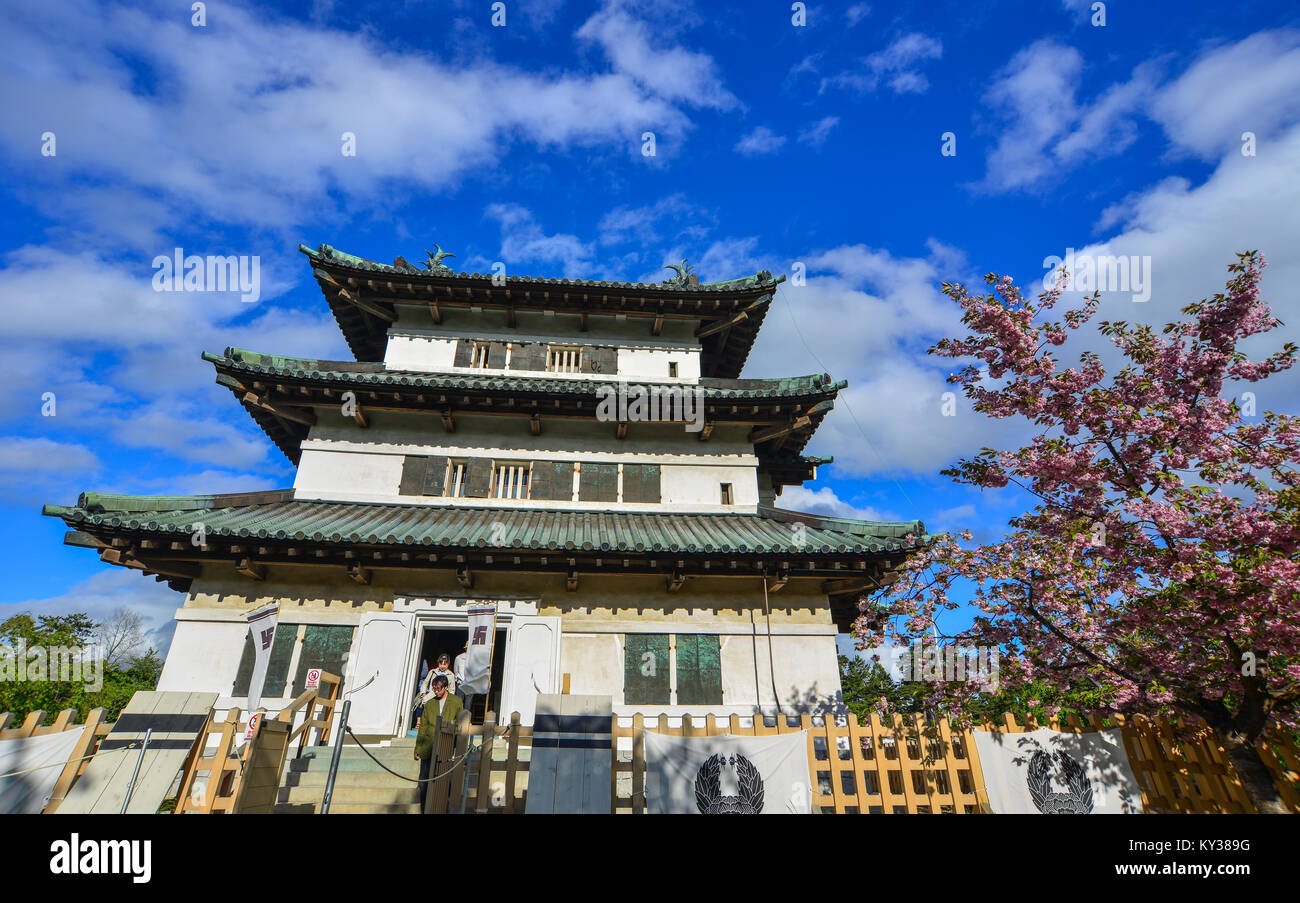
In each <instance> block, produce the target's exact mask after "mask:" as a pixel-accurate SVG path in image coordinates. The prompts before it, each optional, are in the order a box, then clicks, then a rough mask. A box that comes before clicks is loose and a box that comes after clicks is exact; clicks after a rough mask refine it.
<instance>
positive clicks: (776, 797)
mask: <svg viewBox="0 0 1300 903" xmlns="http://www.w3.org/2000/svg"><path fill="white" fill-rule="evenodd" d="M645 765H646V781H645V796H646V811H647V812H654V813H670V814H686V813H696V814H698V813H705V814H709V815H713V814H723V813H736V814H759V813H761V814H764V815H772V814H778V813H779V814H786V813H800V814H807V813H810V812H812V787H811V786H810V785H809V783H808V732H807V731H796V732H794V733H790V734H779V735H777V736H773V737H741V736H732V735H730V734H724V735H722V736H719V737H670V736H666V735H664V734H656V733H651V732H650V731H646V734H645Z"/></svg>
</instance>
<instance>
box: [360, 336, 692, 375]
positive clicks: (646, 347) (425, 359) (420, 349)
mask: <svg viewBox="0 0 1300 903" xmlns="http://www.w3.org/2000/svg"><path fill="white" fill-rule="evenodd" d="M462 338H464V339H470V338H472V339H477V340H480V341H496V342H507V343H510V344H512V345H515V344H517V343H520V342H553V343H556V344H566V345H583V346H587V347H590V346H592V345H593V344H604V345H608V344H610V343H609V341H608V340H606V341H605V342H601V341H599V340H598V339H597V338H595V337H593V336H591V335H590V334H583V333H579V334H578V335H576V336H548V335H522V334H520V333H518V332H510V333H504V334H499V333H486V334H480V333H476V334H473V335H460V336H441V335H437V334H434V333H431V332H390V333H389V335H388V349H387V351H386V353H385V355H384V365H385V366H386V367H387V368H388V369H389V370H414V371H418V372H428V373H479V374H488V375H491V374H501V373H510V374H512V375H514V376H519V377H542V378H545V379H578V380H589V381H595V382H608V381H609V379H610V377H611V376H613V375H617V376H618V377H619V378H620V379H627V380H638V379H641V380H646V381H653V382H662V383H678V382H682V383H693V382H695V381H697V380H698V379H699V378H700V347H699V344H698V343H692V344H691V345H682V344H681V343H676V342H662V341H656V342H650V341H644V340H642V341H640V342H639V343H637V344H631V345H622V344H620V345H619V347H618V372H617V374H610V373H548V372H546V371H544V370H517V369H515V368H514V367H513V360H512V359H511V358H510V357H507V361H506V366H505V368H504V370H503V369H498V368H495V367H494V368H491V369H488V370H482V369H475V368H472V367H457V366H456V365H455V361H456V343H457V342H458V341H459V340H460V339H462ZM621 341H624V342H627V341H631V340H629V339H622V340H621ZM670 362H676V364H677V376H676V377H675V378H674V377H670V376H669V375H668V364H669V363H670Z"/></svg>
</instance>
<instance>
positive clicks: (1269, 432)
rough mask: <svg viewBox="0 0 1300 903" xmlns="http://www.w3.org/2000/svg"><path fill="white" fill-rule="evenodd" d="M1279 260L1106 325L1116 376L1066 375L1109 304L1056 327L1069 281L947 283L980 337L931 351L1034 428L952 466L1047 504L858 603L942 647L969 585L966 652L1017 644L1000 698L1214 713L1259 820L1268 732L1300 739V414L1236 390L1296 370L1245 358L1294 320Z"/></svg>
mask: <svg viewBox="0 0 1300 903" xmlns="http://www.w3.org/2000/svg"><path fill="white" fill-rule="evenodd" d="M1263 266H1264V262H1263V259H1262V258H1261V257H1260V256H1259V255H1258V254H1257V253H1255V252H1248V253H1245V254H1241V255H1238V262H1237V263H1234V264H1232V265H1231V266H1230V267H1229V268H1228V269H1229V271H1230V274H1231V276H1230V280H1229V282H1228V283H1227V286H1226V290H1225V291H1224V292H1223V293H1222V294H1216V295H1215V296H1214V297H1213V298H1209V299H1205V300H1202V301H1199V302H1197V303H1194V304H1191V305H1189V306H1187V307H1185V308H1183V309H1182V313H1183V318H1182V319H1180V320H1179V321H1178V322H1175V323H1171V324H1169V325H1167V326H1165V327H1164V330H1163V333H1160V332H1157V331H1156V330H1155V329H1153V328H1152V327H1150V326H1148V325H1130V324H1129V323H1126V322H1107V321H1102V322H1100V323H1099V324H1098V326H1099V328H1100V332H1101V334H1102V335H1103V336H1105V337H1107V338H1108V339H1109V341H1110V342H1112V343H1113V344H1114V346H1115V347H1116V348H1117V349H1118V351H1119V352H1120V354H1121V355H1122V357H1123V367H1122V369H1119V370H1117V371H1116V372H1114V373H1111V374H1108V373H1107V372H1106V368H1105V367H1103V364H1102V361H1101V358H1100V356H1099V355H1098V354H1096V353H1094V352H1091V351H1089V352H1084V353H1082V354H1079V355H1077V356H1076V359H1077V361H1078V363H1077V365H1076V366H1065V365H1064V364H1063V363H1062V361H1061V360H1059V359H1058V357H1057V354H1058V353H1059V352H1056V351H1054V349H1057V348H1058V346H1061V345H1063V344H1064V343H1065V341H1066V338H1067V335H1069V334H1070V333H1071V332H1077V331H1078V330H1080V329H1081V328H1082V327H1084V326H1085V325H1086V324H1088V323H1089V322H1090V321H1091V320H1092V319H1093V317H1094V315H1095V314H1096V312H1097V310H1098V306H1099V303H1100V298H1099V295H1097V294H1094V295H1092V296H1089V297H1087V298H1085V299H1084V300H1083V301H1082V303H1081V304H1080V305H1079V306H1077V307H1075V308H1074V309H1071V310H1069V311H1067V312H1065V313H1064V315H1063V317H1062V319H1061V320H1059V321H1052V320H1049V319H1048V317H1049V316H1051V314H1052V311H1053V308H1054V306H1055V305H1056V304H1057V302H1058V301H1059V300H1060V295H1061V290H1060V288H1059V287H1058V288H1057V289H1055V290H1053V291H1049V292H1046V293H1044V294H1042V295H1040V296H1039V298H1038V300H1037V303H1034V302H1031V301H1029V300H1026V299H1025V298H1022V296H1021V293H1020V291H1019V289H1017V288H1016V286H1015V285H1014V284H1013V283H1012V280H1011V278H1010V277H1008V276H1002V277H998V276H995V275H992V274H990V275H989V276H986V277H985V281H986V282H987V283H988V284H989V285H990V286H991V287H992V293H991V294H986V295H973V294H970V293H969V292H968V291H967V290H966V288H965V287H964V286H962V285H960V284H945V285H944V287H943V290H944V293H945V294H947V295H948V296H949V297H950V298H951V299H952V300H953V301H954V302H956V303H957V304H958V305H959V306H960V307H961V309H962V311H963V317H962V322H963V324H964V325H965V327H966V328H967V329H968V330H969V334H968V335H966V336H965V337H964V338H955V339H954V338H949V339H944V340H943V341H941V342H939V344H938V345H936V346H935V347H934V348H932V349H931V353H932V354H936V355H940V356H943V357H949V358H958V359H972V358H973V359H974V361H973V362H971V363H967V364H965V365H964V366H963V367H962V369H961V370H959V371H958V372H956V373H954V374H953V375H952V376H950V377H949V381H950V382H952V383H956V384H960V385H961V386H962V387H963V391H964V392H965V394H966V396H967V397H968V398H969V399H971V401H972V403H973V407H974V409H975V410H976V411H977V412H980V413H982V414H985V415H987V416H990V417H998V418H1008V417H1023V418H1025V419H1027V420H1029V421H1031V422H1032V423H1033V424H1034V426H1035V427H1036V428H1037V435H1035V436H1034V437H1033V439H1032V440H1031V441H1030V442H1029V444H1028V445H1026V446H1024V447H1023V448H1020V449H1018V450H1015V451H1000V450H995V449H989V448H985V449H982V450H981V451H980V452H979V454H977V455H975V456H974V457H970V458H964V459H962V460H960V461H959V462H958V463H957V464H956V466H954V467H953V468H951V469H949V470H945V471H944V474H945V475H946V476H950V477H952V478H953V479H954V480H955V481H956V482H958V483H963V484H967V485H971V486H978V487H982V488H989V489H992V488H999V487H1005V486H1008V485H1015V486H1019V487H1021V488H1022V489H1023V490H1025V491H1026V492H1027V493H1029V494H1030V495H1031V496H1032V497H1033V499H1034V503H1033V508H1032V510H1030V511H1028V512H1026V513H1025V514H1023V515H1021V516H1018V517H1015V518H1013V519H1012V520H1011V521H1010V523H1009V527H1010V531H1009V532H1008V533H1007V534H1006V535H1005V536H1004V538H1003V539H1002V540H1001V541H998V542H994V543H991V544H988V545H983V546H978V547H972V546H971V545H970V534H969V533H966V534H963V535H962V537H961V538H960V540H959V539H958V538H957V537H952V536H944V537H940V538H939V539H938V540H937V541H936V542H935V543H934V544H933V545H931V546H930V547H928V548H927V550H926V551H925V552H924V553H923V554H921V555H918V556H916V557H915V558H914V559H913V560H912V561H911V563H910V564H909V570H908V572H907V573H906V574H905V575H904V576H903V577H902V579H899V580H898V581H897V582H896V583H894V584H893V585H892V586H890V587H889V588H888V589H887V590H886V591H884V592H883V593H881V594H879V595H878V596H877V597H876V598H874V599H870V600H865V601H864V602H863V603H862V606H861V607H862V611H863V614H862V616H861V617H860V618H859V619H858V622H857V624H856V625H855V629H854V632H855V634H856V635H857V637H858V640H859V644H860V645H861V646H864V647H865V646H873V645H876V644H878V643H880V642H882V641H884V640H886V639H893V640H894V641H896V642H900V641H901V642H908V641H909V640H911V639H913V638H918V639H923V638H926V637H928V636H929V635H930V634H931V632H932V631H934V630H935V629H936V626H935V625H936V618H937V617H938V616H939V615H941V614H942V613H943V612H945V611H950V610H953V609H955V608H957V607H958V602H957V601H956V600H955V599H954V598H952V597H951V595H952V593H951V591H952V590H953V588H954V583H955V582H956V581H959V580H960V579H962V578H965V579H966V580H969V581H971V584H970V585H972V586H973V587H974V597H973V600H972V605H973V607H974V608H975V609H976V610H977V612H978V613H977V615H976V617H975V620H974V623H973V625H972V626H971V627H970V628H969V629H967V630H965V631H962V632H960V633H958V634H957V635H956V636H954V637H953V640H954V641H955V642H957V643H960V644H964V645H966V644H968V645H976V646H978V645H996V646H999V647H1001V649H1002V653H1003V657H1002V660H1001V661H1002V667H1001V673H1000V676H999V679H1000V683H1001V685H1002V686H1003V687H1012V688H1014V687H1017V686H1020V687H1023V686H1026V685H1028V684H1030V683H1034V682H1037V685H1038V686H1043V685H1047V686H1052V687H1055V688H1058V689H1060V690H1066V689H1069V688H1078V687H1080V686H1089V685H1091V686H1094V687H1098V688H1101V689H1102V690H1103V691H1104V692H1102V693H1100V694H1094V697H1100V699H1101V701H1100V702H1099V703H1098V708H1097V709H1096V711H1097V712H1098V713H1099V714H1100V713H1107V712H1113V713H1138V712H1140V713H1145V714H1149V715H1178V716H1182V717H1183V718H1184V720H1190V721H1193V722H1194V721H1196V720H1198V719H1199V720H1202V721H1203V722H1204V723H1205V724H1207V725H1209V727H1211V728H1213V729H1214V730H1215V731H1216V732H1217V734H1218V736H1219V737H1220V739H1221V741H1222V743H1223V744H1224V747H1225V749H1226V750H1227V752H1228V754H1229V756H1230V757H1231V760H1232V762H1233V764H1234V765H1235V766H1236V768H1237V771H1238V773H1239V774H1240V776H1241V779H1242V782H1243V784H1244V786H1245V788H1246V790H1247V792H1248V793H1249V794H1250V796H1251V798H1252V799H1253V800H1254V801H1255V803H1256V805H1257V806H1258V808H1259V809H1260V811H1266V812H1280V811H1284V807H1283V804H1282V801H1281V798H1280V796H1279V794H1278V792H1277V788H1276V787H1275V786H1274V784H1273V781H1272V779H1271V777H1270V774H1269V771H1268V769H1267V767H1266V766H1265V765H1264V762H1263V760H1262V759H1261V758H1260V756H1259V753H1258V751H1257V749H1256V741H1257V740H1260V739H1261V738H1263V739H1265V740H1267V739H1268V738H1269V737H1274V736H1279V735H1280V734H1281V733H1283V732H1289V731H1295V730H1296V729H1297V728H1298V727H1300V716H1298V714H1297V713H1298V711H1300V561H1298V559H1297V548H1298V546H1300V488H1298V486H1300V477H1298V475H1297V471H1296V467H1295V465H1296V463H1297V462H1298V461H1300V419H1297V418H1295V417H1291V416H1286V415H1282V414H1275V413H1269V412H1264V413H1263V414H1262V415H1260V416H1257V417H1248V416H1247V415H1246V414H1243V410H1242V405H1241V404H1240V403H1239V401H1238V400H1237V399H1236V398H1235V397H1232V396H1231V392H1232V391H1233V388H1234V387H1232V386H1231V385H1230V383H1231V382H1234V381H1235V382H1239V383H1257V382H1259V381H1261V380H1264V379H1266V378H1267V377H1269V376H1271V375H1273V374H1276V373H1278V372H1280V371H1282V370H1285V369H1287V368H1289V367H1290V366H1291V365H1292V364H1293V363H1294V362H1295V359H1296V353H1297V349H1296V346H1295V345H1294V344H1291V343H1287V344H1285V345H1284V346H1283V347H1282V348H1281V350H1278V351H1275V352H1274V353H1271V354H1269V355H1268V356H1266V357H1264V358H1263V359H1261V360H1251V359H1250V358H1249V357H1248V356H1247V355H1246V354H1245V353H1243V352H1242V351H1241V350H1240V348H1239V345H1241V344H1242V343H1243V342H1244V341H1245V340H1247V339H1249V338H1250V337H1252V336H1258V335H1262V334H1264V333H1268V332H1270V331H1271V330H1273V329H1275V328H1276V327H1277V326H1278V325H1279V320H1278V319H1277V318H1275V317H1274V316H1273V315H1272V313H1271V311H1270V308H1269V307H1268V305H1267V304H1266V303H1265V302H1264V301H1263V300H1262V299H1261V297H1260V290H1259V282H1260V274H1261V271H1262V268H1263ZM1059 285H1060V283H1058V286H1059ZM1081 338H1083V336H1082V335H1077V336H1076V340H1077V339H1081ZM1275 347H1276V346H1275ZM1253 400H1254V396H1253V395H1252V397H1251V399H1250V401H1252V402H1253ZM1247 413H1253V410H1252V409H1251V408H1249V407H1248V409H1247ZM891 625H892V626H891ZM978 690H979V687H978V686H977V685H974V684H971V683H958V682H948V683H942V682H939V683H936V684H935V685H934V700H933V702H934V703H935V704H940V703H941V704H944V705H946V706H947V707H948V708H949V710H951V711H955V712H957V713H961V712H962V711H963V706H964V705H965V706H966V707H967V708H969V702H970V700H971V698H972V696H973V694H975V693H976V692H978ZM1187 716H1192V718H1191V719H1188V718H1187Z"/></svg>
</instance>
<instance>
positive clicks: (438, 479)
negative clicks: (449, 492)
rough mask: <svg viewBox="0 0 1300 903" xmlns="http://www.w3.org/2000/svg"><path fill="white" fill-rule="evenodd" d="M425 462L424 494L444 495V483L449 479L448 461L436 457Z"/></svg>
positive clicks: (438, 456) (441, 457)
mask: <svg viewBox="0 0 1300 903" xmlns="http://www.w3.org/2000/svg"><path fill="white" fill-rule="evenodd" d="M424 460H425V468H424V494H425V495H442V490H443V483H444V482H445V481H446V479H447V459H446V458H444V457H443V456H441V455H435V456H433V457H430V458H425V459H424Z"/></svg>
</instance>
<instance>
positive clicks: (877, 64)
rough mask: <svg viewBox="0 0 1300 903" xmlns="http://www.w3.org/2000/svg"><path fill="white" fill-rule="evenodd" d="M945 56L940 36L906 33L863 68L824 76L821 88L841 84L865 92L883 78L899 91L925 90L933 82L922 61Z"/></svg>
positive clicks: (864, 63) (895, 90)
mask: <svg viewBox="0 0 1300 903" xmlns="http://www.w3.org/2000/svg"><path fill="white" fill-rule="evenodd" d="M942 56H943V44H942V43H941V42H940V41H939V40H938V39H936V38H932V37H930V36H929V35H923V34H920V33H919V32H913V33H911V34H905V35H902V36H901V37H899V38H896V39H895V40H894V41H893V43H891V44H889V46H887V47H885V48H884V49H883V50H878V51H876V52H875V53H873V54H871V55H869V56H867V57H866V58H865V59H863V60H862V65H863V68H862V69H860V70H851V71H848V72H841V73H840V74H839V75H836V76H833V77H831V78H827V79H823V81H822V84H821V88H820V90H822V91H824V90H826V88H827V87H829V86H837V87H844V88H849V89H851V90H854V91H857V92H859V93H863V94H865V93H870V92H872V91H875V90H876V89H877V88H878V87H879V86H880V83H881V82H882V81H883V82H885V83H886V84H888V85H889V87H890V88H892V89H893V91H894V93H895V94H924V93H925V92H926V91H927V90H929V87H930V82H929V79H927V78H926V77H925V75H924V74H923V73H922V72H921V71H920V69H919V67H918V64H920V63H923V62H925V61H927V60H937V59H939V58H941V57H942Z"/></svg>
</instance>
